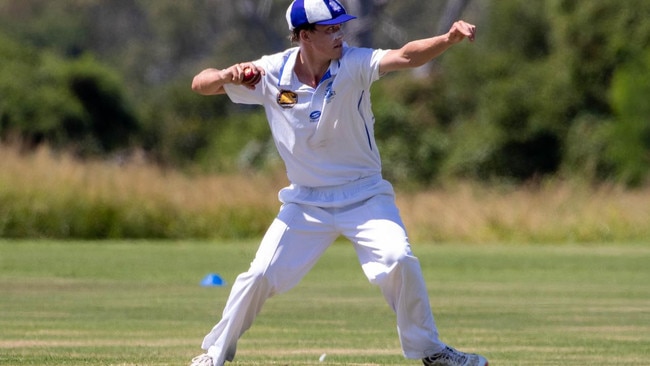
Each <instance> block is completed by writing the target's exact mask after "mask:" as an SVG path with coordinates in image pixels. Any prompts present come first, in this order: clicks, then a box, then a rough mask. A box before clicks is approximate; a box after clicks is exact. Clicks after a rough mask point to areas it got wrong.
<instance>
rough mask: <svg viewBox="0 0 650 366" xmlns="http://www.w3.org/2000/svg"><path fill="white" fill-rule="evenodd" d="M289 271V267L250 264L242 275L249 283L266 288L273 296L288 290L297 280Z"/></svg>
mask: <svg viewBox="0 0 650 366" xmlns="http://www.w3.org/2000/svg"><path fill="white" fill-rule="evenodd" d="M291 273H293V272H292V271H290V270H289V269H284V270H283V269H281V268H276V267H274V266H270V267H266V268H258V267H255V266H251V268H250V269H249V270H248V272H246V273H245V274H242V276H245V277H246V278H247V281H249V282H250V283H253V284H256V285H258V286H261V287H263V288H266V290H267V291H268V294H269V296H273V295H275V294H278V293H282V292H286V291H288V290H289V289H291V288H292V287H294V286H295V285H296V284H297V283H298V282H299V279H297V278H296V276H292V275H291Z"/></svg>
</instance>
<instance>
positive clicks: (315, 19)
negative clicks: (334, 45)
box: [287, 0, 357, 30]
mask: <svg viewBox="0 0 650 366" xmlns="http://www.w3.org/2000/svg"><path fill="white" fill-rule="evenodd" d="M356 18H357V17H355V16H352V15H349V14H348V13H346V11H345V8H344V7H343V5H341V3H340V2H338V1H337V0H294V1H293V2H292V3H291V5H290V6H289V9H287V23H289V29H291V30H293V29H295V28H298V27H300V26H301V25H305V24H318V25H334V24H341V23H345V22H347V21H348V20H352V19H356Z"/></svg>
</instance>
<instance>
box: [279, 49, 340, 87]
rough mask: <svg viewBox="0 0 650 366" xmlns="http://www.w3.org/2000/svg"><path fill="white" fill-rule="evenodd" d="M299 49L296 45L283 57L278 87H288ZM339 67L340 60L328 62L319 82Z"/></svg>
mask: <svg viewBox="0 0 650 366" xmlns="http://www.w3.org/2000/svg"><path fill="white" fill-rule="evenodd" d="M343 47H347V44H344V45H343ZM299 51H300V48H299V47H296V48H294V49H293V50H292V52H291V53H289V56H288V57H287V58H286V59H285V62H284V64H283V65H282V69H281V70H280V80H278V87H280V88H290V87H291V79H292V75H293V69H294V68H295V66H296V60H297V59H298V53H299ZM340 67H341V60H340V59H336V60H332V61H331V62H330V68H329V70H328V71H327V72H326V73H325V75H323V79H322V80H321V81H320V82H321V83H322V82H323V81H325V80H327V79H329V78H331V77H334V76H335V75H336V74H337V73H338V71H339V68H340Z"/></svg>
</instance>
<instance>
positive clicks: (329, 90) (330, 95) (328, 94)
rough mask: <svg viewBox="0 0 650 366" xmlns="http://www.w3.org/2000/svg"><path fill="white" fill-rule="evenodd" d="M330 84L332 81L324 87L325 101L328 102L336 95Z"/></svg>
mask: <svg viewBox="0 0 650 366" xmlns="http://www.w3.org/2000/svg"><path fill="white" fill-rule="evenodd" d="M332 84H334V83H329V84H328V85H327V89H325V102H326V103H330V102H331V101H332V99H334V97H335V96H336V92H335V91H334V90H332Z"/></svg>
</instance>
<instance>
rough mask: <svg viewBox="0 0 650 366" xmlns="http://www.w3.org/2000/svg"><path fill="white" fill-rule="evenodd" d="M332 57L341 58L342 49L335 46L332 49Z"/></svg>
mask: <svg viewBox="0 0 650 366" xmlns="http://www.w3.org/2000/svg"><path fill="white" fill-rule="evenodd" d="M332 55H333V57H332V58H334V59H337V58H341V56H343V47H342V46H337V47H334V49H332Z"/></svg>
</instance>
